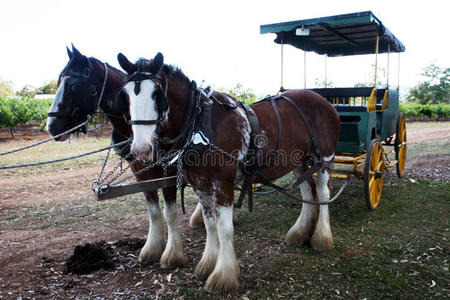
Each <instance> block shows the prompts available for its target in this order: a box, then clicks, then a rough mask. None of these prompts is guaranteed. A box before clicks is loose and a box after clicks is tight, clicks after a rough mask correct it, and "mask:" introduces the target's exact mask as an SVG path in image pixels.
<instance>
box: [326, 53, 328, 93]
mask: <svg viewBox="0 0 450 300" xmlns="http://www.w3.org/2000/svg"><path fill="white" fill-rule="evenodd" d="M327 73H328V70H327V55H326V54H325V88H327V87H328V78H327V77H328V76H327Z"/></svg>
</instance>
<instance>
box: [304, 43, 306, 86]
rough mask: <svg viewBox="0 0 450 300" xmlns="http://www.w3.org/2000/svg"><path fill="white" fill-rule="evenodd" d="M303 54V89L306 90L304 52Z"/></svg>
mask: <svg viewBox="0 0 450 300" xmlns="http://www.w3.org/2000/svg"><path fill="white" fill-rule="evenodd" d="M303 53H304V54H303V88H304V89H305V90H306V50H305V51H303Z"/></svg>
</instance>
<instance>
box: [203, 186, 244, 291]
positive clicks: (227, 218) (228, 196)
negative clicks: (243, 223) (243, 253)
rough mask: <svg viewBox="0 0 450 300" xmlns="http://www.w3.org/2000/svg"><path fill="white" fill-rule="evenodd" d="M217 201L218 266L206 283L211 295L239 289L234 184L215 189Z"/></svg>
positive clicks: (206, 288)
mask: <svg viewBox="0 0 450 300" xmlns="http://www.w3.org/2000/svg"><path fill="white" fill-rule="evenodd" d="M215 195H216V199H217V203H218V205H217V209H216V210H215V212H216V215H217V236H218V238H219V246H220V248H219V254H218V257H217V263H216V266H215V268H214V270H213V272H212V273H211V275H209V277H208V280H207V281H206V285H205V290H207V291H209V292H211V293H226V292H230V291H233V290H236V289H238V288H239V275H240V270H239V265H238V263H237V260H236V254H235V252H234V242H233V240H234V233H233V231H234V229H233V198H234V193H233V184H226V183H224V184H221V185H220V188H218V189H216V188H215Z"/></svg>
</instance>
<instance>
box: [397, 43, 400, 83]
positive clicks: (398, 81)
mask: <svg viewBox="0 0 450 300" xmlns="http://www.w3.org/2000/svg"><path fill="white" fill-rule="evenodd" d="M397 75H398V80H397V91H399V90H400V52H399V53H398V74H397Z"/></svg>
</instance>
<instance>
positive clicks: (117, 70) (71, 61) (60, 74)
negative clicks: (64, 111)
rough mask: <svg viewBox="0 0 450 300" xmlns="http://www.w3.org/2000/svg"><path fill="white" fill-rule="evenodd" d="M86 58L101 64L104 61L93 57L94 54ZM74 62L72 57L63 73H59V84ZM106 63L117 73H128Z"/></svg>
mask: <svg viewBox="0 0 450 300" xmlns="http://www.w3.org/2000/svg"><path fill="white" fill-rule="evenodd" d="M86 58H87V59H88V60H89V61H91V62H92V61H94V62H97V63H99V64H100V65H103V62H102V61H101V60H99V59H98V58H95V57H93V56H91V57H86ZM72 63H73V58H71V59H70V60H69V62H68V63H67V64H66V66H65V67H64V69H62V71H61V73H59V76H58V85H59V83H60V81H61V77H62V75H63V74H65V73H66V72H67V70H68V69H69V67H71V66H72ZM106 65H107V66H108V69H110V70H113V71H114V72H117V73H119V74H121V75H123V76H125V75H126V74H125V73H124V72H123V71H122V70H119V69H117V68H115V67H113V66H111V65H110V64H108V63H106Z"/></svg>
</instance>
